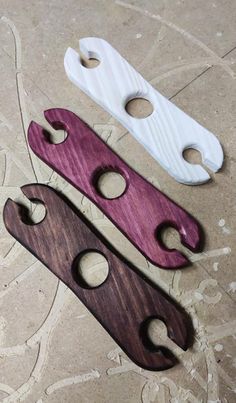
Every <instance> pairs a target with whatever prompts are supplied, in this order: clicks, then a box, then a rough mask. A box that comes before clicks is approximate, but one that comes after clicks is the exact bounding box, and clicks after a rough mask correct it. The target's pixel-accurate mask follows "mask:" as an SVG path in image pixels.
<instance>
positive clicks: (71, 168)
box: [28, 108, 200, 268]
mask: <svg viewBox="0 0 236 403" xmlns="http://www.w3.org/2000/svg"><path fill="white" fill-rule="evenodd" d="M44 115H45V119H46V120H47V121H48V122H49V124H50V125H51V126H52V127H53V128H54V129H56V130H57V129H64V130H65V131H66V132H67V138H66V140H64V141H63V142H62V143H60V144H52V143H50V140H49V139H48V136H47V135H46V134H47V132H46V131H45V130H44V129H43V127H42V126H40V125H39V124H37V123H35V122H31V124H30V126H29V130H28V141H29V145H30V147H31V148H32V150H33V151H34V152H35V154H36V155H37V156H38V157H39V158H41V160H43V161H44V162H45V163H46V164H48V165H49V166H50V167H51V168H52V169H53V170H55V171H56V172H58V173H59V174H60V175H61V176H62V177H63V178H65V179H66V180H67V181H68V182H70V183H71V184H72V185H73V186H75V188H77V189H78V190H79V191H80V192H82V193H83V194H84V195H85V196H87V197H88V198H89V199H90V200H91V201H92V202H93V203H95V204H96V205H97V206H98V207H99V208H100V209H101V210H102V211H103V213H104V214H106V215H107V217H108V218H109V219H110V220H111V221H112V222H113V223H114V224H115V225H116V226H117V227H118V228H119V229H120V230H121V232H122V233H123V234H124V235H125V236H126V237H127V238H128V239H129V240H130V241H131V242H132V243H133V244H134V245H135V246H136V247H137V248H138V249H139V250H140V252H141V253H142V254H143V255H144V256H145V257H146V258H147V259H149V260H150V261H151V262H152V263H153V264H155V265H158V266H160V267H163V268H175V267H181V266H184V265H186V264H187V263H188V259H187V258H186V257H185V256H184V255H183V254H182V253H181V252H179V251H177V250H176V249H171V250H170V249H167V248H166V247H165V246H164V245H163V244H162V242H161V241H160V236H159V235H160V232H161V230H162V228H163V227H164V226H173V227H174V228H176V230H178V231H179V234H180V238H181V242H182V244H184V245H185V246H186V247H188V248H189V249H191V250H192V251H196V250H197V249H198V247H199V241H200V228H199V225H198V223H197V221H196V220H195V219H194V218H193V217H191V216H190V215H189V214H188V213H187V212H186V211H185V210H183V209H182V208H181V207H179V206H178V205H177V204H175V203H174V202H173V201H171V200H170V199H169V198H168V197H167V196H165V195H164V194H163V193H162V192H160V191H159V190H157V189H156V188H155V187H154V186H153V185H152V184H150V183H149V182H147V181H146V180H145V179H144V178H142V177H141V176H140V175H139V174H137V173H136V172H135V171H133V170H132V169H131V168H130V167H128V165H127V164H126V163H125V162H124V161H123V160H122V159H121V158H120V157H118V155H117V154H115V153H114V152H113V151H112V150H111V149H110V147H108V146H107V144H106V143H104V142H103V141H102V140H101V139H100V138H99V137H98V136H97V135H96V133H95V132H94V131H93V130H92V129H91V128H90V127H89V126H88V125H87V124H86V123H84V122H83V121H82V120H81V119H80V118H79V117H78V116H76V115H75V114H74V113H73V112H70V111H67V110H65V109H59V108H56V109H49V110H47V111H46V112H44ZM106 171H116V172H118V173H120V174H121V175H122V176H123V177H124V179H125V180H126V189H125V191H124V193H123V194H122V195H121V196H119V197H117V198H115V199H107V198H105V197H104V196H103V195H102V194H101V193H100V191H99V189H98V186H97V182H98V178H99V177H100V175H101V174H103V173H104V172H106Z"/></svg>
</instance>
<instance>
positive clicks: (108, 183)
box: [96, 171, 126, 199]
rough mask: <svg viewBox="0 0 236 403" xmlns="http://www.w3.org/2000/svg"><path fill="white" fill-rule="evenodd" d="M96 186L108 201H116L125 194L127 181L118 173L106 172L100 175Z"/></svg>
mask: <svg viewBox="0 0 236 403" xmlns="http://www.w3.org/2000/svg"><path fill="white" fill-rule="evenodd" d="M96 185H97V189H98V191H99V193H100V194H101V195H102V196H103V197H105V198H106V199H116V198H117V197H120V196H121V195H122V194H123V193H124V191H125V189H126V180H125V178H124V177H123V176H122V175H121V174H120V173H118V172H116V171H106V172H102V173H101V174H100V175H99V177H98V179H97V184H96Z"/></svg>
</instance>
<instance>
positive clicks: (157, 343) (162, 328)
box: [140, 316, 168, 351]
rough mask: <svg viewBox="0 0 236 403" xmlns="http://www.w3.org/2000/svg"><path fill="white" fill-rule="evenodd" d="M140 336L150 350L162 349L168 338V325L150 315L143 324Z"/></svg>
mask: <svg viewBox="0 0 236 403" xmlns="http://www.w3.org/2000/svg"><path fill="white" fill-rule="evenodd" d="M140 336H141V339H142V342H143V344H144V346H145V347H146V348H147V349H148V350H150V351H158V350H159V351H161V349H162V347H163V342H164V344H166V343H165V342H166V341H167V338H168V335H167V328H166V325H165V323H164V322H162V321H161V320H160V319H158V318H157V317H155V316H153V317H148V318H146V319H145V320H144V321H143V322H142V324H141V327H140Z"/></svg>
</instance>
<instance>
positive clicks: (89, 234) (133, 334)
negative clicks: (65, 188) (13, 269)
mask: <svg viewBox="0 0 236 403" xmlns="http://www.w3.org/2000/svg"><path fill="white" fill-rule="evenodd" d="M22 191H23V193H24V194H25V195H26V197H28V198H29V199H30V200H32V201H33V200H38V201H40V202H42V203H43V204H44V205H45V208H46V216H45V218H44V220H43V221H41V222H40V223H38V224H34V225H29V224H26V223H25V222H23V221H22V217H21V215H20V210H19V206H18V205H17V204H16V203H15V202H13V201H12V200H11V199H8V200H7V202H6V204H5V207H4V212H3V218H4V222H5V226H6V228H7V230H8V231H9V232H10V234H11V235H12V236H13V237H14V238H16V239H17V240H18V241H19V242H20V243H21V244H22V245H24V247H25V248H26V249H28V250H29V251H30V252H31V253H33V254H34V255H35V256H36V257H37V258H38V259H39V260H40V261H41V262H42V263H44V264H45V265H46V266H47V267H48V268H49V269H50V270H51V271H52V272H53V273H54V274H55V275H56V276H57V277H58V278H59V279H60V280H62V281H63V282H64V283H65V284H66V285H67V286H68V287H69V288H70V289H71V290H72V291H73V292H74V293H75V294H76V295H77V297H78V298H79V299H80V300H81V301H82V302H83V303H84V304H85V305H86V307H87V308H88V309H89V310H90V311H91V312H92V313H93V315H94V316H95V317H96V318H97V320H98V321H99V322H100V323H101V324H102V326H103V327H104V328H105V329H106V330H107V331H108V333H109V334H110V335H111V336H112V337H113V339H114V340H115V341H116V342H117V343H118V344H119V345H120V347H121V348H122V349H123V350H124V351H125V353H126V354H127V355H128V356H129V357H130V358H131V359H132V360H133V361H134V362H135V363H136V364H137V365H139V366H141V367H143V368H146V369H150V370H163V369H165V368H169V367H171V366H172V365H173V364H174V363H175V360H174V357H173V355H172V354H170V352H169V353H168V352H167V351H166V350H165V349H161V348H159V349H158V348H156V349H155V350H154V349H153V345H151V343H149V342H148V341H149V339H148V336H147V326H146V325H147V323H148V321H149V320H150V319H151V318H158V319H160V320H162V321H163V322H164V323H165V324H166V327H167V332H168V336H169V337H170V338H171V339H172V340H173V341H174V342H175V343H176V344H177V345H178V346H180V347H181V348H182V349H186V348H187V326H186V321H187V316H186V314H185V313H184V312H183V311H182V309H181V308H179V307H177V306H176V304H175V303H174V302H173V301H172V300H171V299H170V298H169V297H168V296H166V295H165V294H164V293H163V292H162V291H161V290H160V289H158V288H157V287H156V286H154V285H153V284H152V283H150V282H149V281H148V280H146V279H144V277H143V276H142V275H141V274H138V273H137V272H136V270H135V268H134V267H131V266H130V264H129V265H128V264H127V263H126V262H125V261H124V260H123V259H121V258H120V257H119V255H118V254H117V252H112V251H111V249H110V248H108V247H107V246H106V245H105V244H104V242H103V241H102V239H103V238H102V237H101V235H99V234H97V231H96V230H95V229H94V228H91V224H90V223H88V222H87V220H86V219H85V217H84V216H83V215H82V214H81V213H77V214H76V213H75V212H74V211H73V210H72V208H71V207H69V205H68V204H67V203H66V202H65V201H64V199H62V197H61V196H59V195H58V194H57V193H56V191H55V190H53V189H51V188H49V187H47V186H44V185H38V184H35V185H26V186H24V187H23V188H22ZM98 236H99V238H100V239H99V238H98ZM91 250H93V251H97V252H100V253H102V254H103V255H104V256H105V257H106V259H107V261H108V264H109V274H108V277H107V279H106V280H105V282H104V283H103V284H102V285H100V286H98V287H96V288H88V287H87V288H86V287H85V286H84V284H83V283H82V282H80V280H79V277H78V276H77V272H76V262H77V259H78V256H81V253H84V252H86V251H91Z"/></svg>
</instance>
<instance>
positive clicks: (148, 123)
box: [64, 38, 223, 185]
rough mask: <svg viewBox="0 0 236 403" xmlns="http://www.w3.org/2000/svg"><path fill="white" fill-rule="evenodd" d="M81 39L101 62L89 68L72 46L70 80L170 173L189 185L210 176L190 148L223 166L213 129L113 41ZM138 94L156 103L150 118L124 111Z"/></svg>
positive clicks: (87, 54)
mask: <svg viewBox="0 0 236 403" xmlns="http://www.w3.org/2000/svg"><path fill="white" fill-rule="evenodd" d="M79 43H80V50H81V52H82V53H83V54H84V55H85V57H87V58H96V59H98V60H99V61H100V64H99V65H98V66H97V67H95V68H86V67H84V66H83V65H82V63H81V61H80V56H79V54H78V53H77V52H76V51H75V50H73V49H71V48H68V49H67V51H66V54H65V59H64V66H65V70H66V74H67V76H68V77H69V79H70V80H71V81H72V82H73V83H74V84H75V85H77V86H78V87H79V88H80V89H81V90H82V91H84V92H85V93H86V94H87V95H89V96H90V97H91V98H92V99H93V100H94V101H96V102H97V103H98V104H99V105H101V106H102V107H103V108H104V109H106V110H107V111H108V112H109V113H110V114H111V115H112V116H114V117H115V118H116V119H117V120H118V121H119V122H120V123H121V124H122V125H123V126H124V127H126V128H127V130H128V131H129V132H130V133H132V134H133V136H134V137H135V138H136V139H137V140H138V141H139V142H140V143H141V144H142V145H143V146H144V147H145V148H146V150H147V151H148V152H149V153H150V154H151V155H152V156H153V157H154V158H155V159H156V160H157V161H158V162H159V163H160V164H161V165H162V167H163V168H164V169H165V170H166V171H167V172H168V173H169V174H170V175H171V176H173V177H174V178H175V179H176V180H177V181H178V182H182V183H185V184H188V185H196V184H201V183H204V182H206V181H208V180H209V178H210V176H209V174H208V173H207V171H206V170H205V169H204V168H203V167H201V166H200V165H197V164H190V163H189V162H187V161H186V160H185V159H184V158H183V151H184V150H185V149H187V148H194V149H196V150H198V151H200V152H201V155H202V160H203V164H205V165H206V166H207V167H208V168H209V169H210V170H212V171H214V172H216V171H218V170H219V169H220V167H221V166H222V163H223V151H222V147H221V145H220V143H219V141H218V140H217V138H216V137H215V136H214V135H213V134H212V133H211V132H209V131H208V130H207V129H205V128H204V127H202V126H201V125H200V124H199V123H197V122H196V121H195V120H193V119H192V118H191V117H189V116H188V115H187V114H185V113H184V112H183V111H181V110H180V109H179V108H177V107H176V106H175V105H174V104H173V103H171V102H170V101H169V100H168V99H166V98H165V97H163V96H162V95H161V94H160V93H159V92H157V91H156V90H155V89H154V88H153V87H152V86H151V85H150V84H149V83H148V82H147V81H146V80H144V78H143V77H142V76H141V75H140V74H139V73H138V72H137V71H136V70H135V69H134V68H133V67H132V66H131V65H130V64H129V63H128V62H127V61H126V60H125V59H124V58H123V57H122V56H121V55H120V54H119V53H118V52H117V51H116V50H115V49H114V48H113V47H112V46H111V45H110V44H109V43H108V42H106V41H105V40H103V39H100V38H84V39H81V40H80V42H79ZM137 97H142V98H146V99H147V100H149V101H150V102H151V103H152V105H153V113H152V114H151V115H150V116H148V117H147V118H143V119H140V118H135V117H132V116H130V115H129V114H128V113H127V112H126V110H125V105H126V104H127V102H128V101H129V100H131V99H132V98H137Z"/></svg>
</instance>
